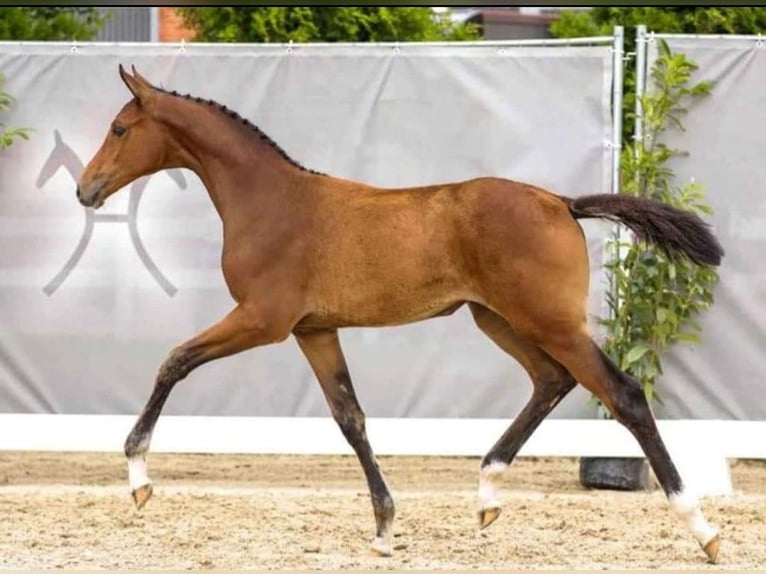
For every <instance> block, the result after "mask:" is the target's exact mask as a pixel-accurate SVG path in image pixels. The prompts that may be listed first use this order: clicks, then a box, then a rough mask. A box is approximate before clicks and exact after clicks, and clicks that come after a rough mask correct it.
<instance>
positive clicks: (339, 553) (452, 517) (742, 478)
mask: <svg viewBox="0 0 766 574" xmlns="http://www.w3.org/2000/svg"><path fill="white" fill-rule="evenodd" d="M380 462H381V466H382V467H383V469H384V471H385V473H386V475H387V478H388V482H389V485H390V486H391V489H392V492H393V495H394V498H395V500H396V503H397V522H396V526H395V529H394V532H395V543H396V552H395V554H394V556H393V557H392V558H376V557H372V556H369V555H368V545H369V543H370V541H371V539H372V535H373V531H374V521H373V518H372V511H371V506H370V503H369V497H368V494H367V488H366V485H365V482H364V477H363V474H362V472H361V470H360V468H359V466H358V463H357V462H356V459H355V458H353V457H350V456H249V455H248V456H245V455H243V456H231V455H163V454H155V455H151V456H150V459H149V470H150V476H152V479H153V480H154V482H155V496H154V498H153V499H152V500H151V501H150V502H149V503H148V504H147V506H146V507H145V508H144V509H143V510H142V511H141V512H137V511H136V510H134V508H133V505H132V501H131V499H130V497H129V496H128V487H127V482H126V474H127V472H126V466H125V462H124V459H123V458H122V456H121V455H118V454H80V453H10V452H4V453H0V517H2V522H3V524H2V525H0V567H2V568H77V569H101V568H109V569H134V568H139V569H155V568H156V569H160V568H161V569H166V568H174V569H185V568H186V569H204V568H228V569H245V568H258V569H286V568H290V569H309V568H310V569H322V568H361V569H390V568H397V569H430V568H441V569H492V568H562V567H566V568H588V569H603V568H679V569H684V568H695V569H708V568H709V569H714V568H716V567H714V566H710V565H707V564H706V562H705V557H704V554H703V553H702V551H701V549H700V548H699V547H698V545H697V543H696V542H695V541H694V539H693V538H692V536H691V534H690V533H689V532H687V530H686V528H685V527H684V526H683V525H682V524H681V523H680V522H679V521H678V520H677V519H676V518H675V517H674V516H673V515H672V514H671V513H670V510H669V508H668V505H667V502H666V500H665V497H664V496H663V495H662V493H661V492H660V491H659V490H657V489H655V490H653V491H649V492H641V493H625V492H609V491H589V490H586V489H583V488H582V487H581V486H580V484H579V482H578V461H577V460H575V459H533V458H520V459H518V460H517V461H516V462H514V464H513V466H512V467H511V469H510V470H509V471H508V472H507V473H506V476H505V481H504V488H503V491H502V502H503V515H502V516H501V517H500V519H499V520H498V521H497V522H496V523H495V524H493V525H492V526H491V527H490V528H488V529H486V530H484V531H481V532H479V531H478V529H477V519H476V481H477V469H478V459H473V458H443V457H381V458H380ZM731 468H732V478H733V481H734V485H735V489H736V490H737V493H736V494H735V495H734V496H731V497H727V498H706V499H705V500H704V501H703V508H704V511H705V513H706V515H707V516H708V519H709V520H710V521H711V522H713V523H715V524H717V525H719V526H720V527H721V529H722V547H721V557H720V563H719V565H718V566H717V568H721V567H723V568H739V569H749V568H756V567H766V463H764V462H755V461H732V466H731Z"/></svg>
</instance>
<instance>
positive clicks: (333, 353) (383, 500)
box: [295, 331, 394, 556]
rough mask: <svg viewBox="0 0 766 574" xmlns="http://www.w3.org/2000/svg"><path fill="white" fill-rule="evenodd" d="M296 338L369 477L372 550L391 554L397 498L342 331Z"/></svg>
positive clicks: (387, 554) (339, 424)
mask: <svg viewBox="0 0 766 574" xmlns="http://www.w3.org/2000/svg"><path fill="white" fill-rule="evenodd" d="M295 338H296V339H297V340H298V345H299V346H300V348H301V350H302V351H303V354H304V355H305V356H306V358H307V359H308V361H309V363H310V364H311V368H312V369H313V370H314V373H315V374H316V377H317V379H318V380H319V384H320V386H321V387H322V391H323V392H324V395H325V398H326V399H327V403H328V405H329V406H330V411H331V412H332V416H333V418H334V419H335V421H336V422H337V423H338V426H339V427H340V430H341V432H342V433H343V436H345V437H346V440H347V441H348V443H349V444H350V445H351V447H352V448H353V449H354V452H356V456H357V458H358V459H359V462H360V463H361V465H362V469H363V470H364V474H365V476H366V477H367V485H368V487H369V489H370V497H371V498H372V509H373V512H374V514H375V523H376V533H375V540H374V541H373V543H372V548H371V552H372V553H374V554H377V555H379V556H390V555H391V554H392V553H393V529H392V528H393V522H394V499H393V498H392V497H391V493H390V492H389V490H388V486H387V485H386V481H385V479H384V478H383V473H382V472H381V470H380V467H379V466H378V462H377V460H376V459H375V455H374V454H373V452H372V447H371V446H370V442H369V441H368V440H367V432H366V430H365V416H364V412H363V411H362V408H361V407H360V406H359V402H358V401H357V399H356V394H355V393H354V387H353V386H352V384H351V377H350V376H349V373H348V367H347V366H346V359H345V358H344V356H343V351H342V350H341V347H340V341H339V340H338V332H337V331H319V332H312V333H296V334H295Z"/></svg>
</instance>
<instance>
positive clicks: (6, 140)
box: [0, 74, 29, 148]
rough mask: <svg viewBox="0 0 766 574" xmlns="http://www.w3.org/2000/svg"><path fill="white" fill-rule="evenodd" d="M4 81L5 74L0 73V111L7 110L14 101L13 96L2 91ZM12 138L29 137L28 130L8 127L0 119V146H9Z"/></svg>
mask: <svg viewBox="0 0 766 574" xmlns="http://www.w3.org/2000/svg"><path fill="white" fill-rule="evenodd" d="M4 83H5V76H3V75H2V74H0V112H5V111H8V110H9V109H10V107H11V106H12V105H13V103H14V102H15V101H16V100H15V99H14V97H13V96H11V95H10V94H8V93H6V92H4V91H2V87H3V84H4ZM14 138H22V139H25V140H27V139H29V130H27V129H25V128H12V127H9V126H7V125H6V124H5V122H3V121H1V120H0V148H7V147H10V146H11V144H13V140H14Z"/></svg>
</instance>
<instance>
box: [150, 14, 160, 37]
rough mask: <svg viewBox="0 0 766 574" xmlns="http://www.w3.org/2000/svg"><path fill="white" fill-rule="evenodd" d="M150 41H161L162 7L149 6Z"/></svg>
mask: <svg viewBox="0 0 766 574" xmlns="http://www.w3.org/2000/svg"><path fill="white" fill-rule="evenodd" d="M149 41H150V42H159V41H160V9H159V8H158V7H157V6H152V7H151V8H149Z"/></svg>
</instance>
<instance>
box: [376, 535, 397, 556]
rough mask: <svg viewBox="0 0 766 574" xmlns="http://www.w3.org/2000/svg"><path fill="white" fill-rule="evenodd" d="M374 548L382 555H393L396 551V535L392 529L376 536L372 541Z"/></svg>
mask: <svg viewBox="0 0 766 574" xmlns="http://www.w3.org/2000/svg"><path fill="white" fill-rule="evenodd" d="M372 549H373V550H374V551H375V552H377V553H378V554H380V555H381V556H391V555H392V554H393V553H394V537H393V536H392V534H391V531H390V529H389V530H386V532H385V533H384V534H383V536H376V537H375V540H373V541H372Z"/></svg>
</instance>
